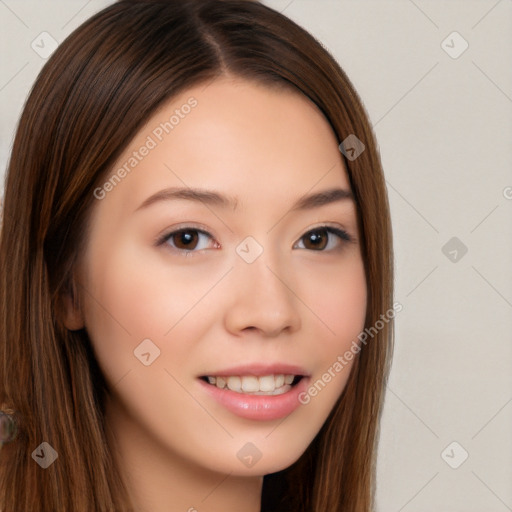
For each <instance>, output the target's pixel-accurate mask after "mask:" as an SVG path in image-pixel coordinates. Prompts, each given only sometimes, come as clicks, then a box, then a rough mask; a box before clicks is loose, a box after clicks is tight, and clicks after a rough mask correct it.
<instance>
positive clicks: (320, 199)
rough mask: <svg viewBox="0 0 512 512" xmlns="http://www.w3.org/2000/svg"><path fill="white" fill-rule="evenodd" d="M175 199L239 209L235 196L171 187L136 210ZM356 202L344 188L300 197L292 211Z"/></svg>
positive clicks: (158, 193)
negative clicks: (343, 202) (342, 202)
mask: <svg viewBox="0 0 512 512" xmlns="http://www.w3.org/2000/svg"><path fill="white" fill-rule="evenodd" d="M175 199H186V200H189V201H197V202H201V203H204V204H207V205H211V206H218V207H221V208H231V209H233V210H236V209H237V208H238V204H239V203H238V199H237V198H235V197H233V196H227V195H222V194H219V193H218V192H214V191H213V190H205V189H198V188H190V187H187V188H179V187H171V188H166V189H163V190H160V191H158V192H156V193H155V194H153V195H152V196H150V197H148V198H147V199H145V200H144V201H143V202H142V204H141V205H140V206H139V207H138V208H137V209H136V210H135V211H138V210H141V209H144V208H148V207H149V206H151V205H153V204H155V203H157V202H160V201H171V200H175ZM347 199H349V200H352V201H353V200H354V196H353V194H352V192H351V191H350V190H346V189H343V188H330V189H327V190H322V191H321V192H315V193H313V194H309V195H304V196H302V197H300V198H299V199H298V200H297V201H296V202H295V203H294V204H293V205H292V207H291V210H290V211H299V210H310V209H313V208H319V207H321V206H324V205H327V204H330V203H334V202H337V201H344V200H347Z"/></svg>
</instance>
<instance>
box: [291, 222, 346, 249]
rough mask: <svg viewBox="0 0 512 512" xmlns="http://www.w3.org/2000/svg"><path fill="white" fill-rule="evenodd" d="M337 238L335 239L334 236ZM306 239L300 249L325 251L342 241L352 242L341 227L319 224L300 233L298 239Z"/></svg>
mask: <svg viewBox="0 0 512 512" xmlns="http://www.w3.org/2000/svg"><path fill="white" fill-rule="evenodd" d="M335 237H336V238H337V239H338V240H336V238H335ZM303 239H305V240H306V244H305V246H303V247H299V248H300V249H310V250H314V251H326V250H332V249H336V246H337V245H338V246H341V245H342V244H343V243H344V242H352V241H353V239H352V237H351V236H350V235H349V234H348V233H347V232H346V231H345V230H343V229H339V228H335V227H332V226H319V227H317V228H315V229H312V230H310V231H308V232H307V233H305V234H304V235H302V237H301V238H300V240H303ZM336 242H337V244H336Z"/></svg>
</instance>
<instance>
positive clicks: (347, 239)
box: [155, 225, 355, 257]
mask: <svg viewBox="0 0 512 512" xmlns="http://www.w3.org/2000/svg"><path fill="white" fill-rule="evenodd" d="M187 231H195V232H197V233H200V234H203V235H206V236H207V237H209V238H210V239H213V237H212V236H211V235H210V233H208V232H207V231H205V230H203V229H200V228H198V227H194V226H185V227H183V228H180V229H177V230H175V231H171V232H170V233H166V234H164V235H162V236H161V237H159V238H158V239H157V240H156V242H155V245H156V246H161V245H164V244H166V243H167V241H168V240H169V239H171V238H172V237H173V236H174V235H177V234H179V233H183V232H187ZM316 231H327V232H328V233H329V234H332V235H336V236H337V237H338V238H339V239H341V243H342V244H345V243H353V242H355V240H354V238H353V237H352V236H351V235H349V234H348V233H347V232H346V231H345V230H343V229H340V228H337V227H334V226H328V225H322V226H317V227H315V228H313V229H310V230H309V231H306V233H304V234H303V235H302V236H301V237H300V238H299V240H302V239H303V238H304V237H306V236H307V235H309V234H310V233H314V232H316ZM327 243H329V241H328V242H327ZM167 247H168V248H169V249H170V250H171V251H173V252H177V253H178V254H180V255H181V256H184V257H190V256H194V253H197V252H200V251H203V250H205V249H198V250H196V249H193V250H186V249H178V248H176V247H172V246H170V245H168V244H167ZM338 249H340V248H339V247H338ZM304 250H308V249H304ZM310 250H311V251H313V252H331V251H333V250H336V249H329V250H325V249H321V250H317V251H315V250H313V249H310Z"/></svg>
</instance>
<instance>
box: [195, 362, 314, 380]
mask: <svg viewBox="0 0 512 512" xmlns="http://www.w3.org/2000/svg"><path fill="white" fill-rule="evenodd" d="M281 374H282V375H302V376H304V377H309V376H310V374H309V373H308V372H307V371H306V370H305V369H304V368H301V367H300V366H296V365H291V364H286V363H272V364H268V363H252V364H244V365H240V366H233V367H231V368H226V369H224V370H212V372H211V373H205V374H203V375H202V377H207V376H211V377H230V376H232V375H233V376H235V375H237V376H238V375H241V376H244V375H245V376H248V375H254V376H255V377H263V376H264V375H281ZM303 380H304V379H303Z"/></svg>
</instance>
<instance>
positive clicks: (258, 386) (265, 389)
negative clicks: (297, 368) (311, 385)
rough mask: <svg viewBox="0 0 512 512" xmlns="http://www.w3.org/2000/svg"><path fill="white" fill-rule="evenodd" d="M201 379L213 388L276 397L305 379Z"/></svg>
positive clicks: (290, 376) (284, 376)
mask: <svg viewBox="0 0 512 512" xmlns="http://www.w3.org/2000/svg"><path fill="white" fill-rule="evenodd" d="M199 378H200V379H201V380H203V381H204V382H206V383H207V384H209V385H211V386H214V387H217V388H219V389H225V390H229V391H234V392H235V393H240V394H245V395H266V396H275V395H282V394H283V393H287V392H288V391H290V389H292V388H293V387H295V386H296V385H297V384H298V383H299V382H300V381H301V380H302V379H303V378H304V375H293V374H271V375H262V376H256V375H230V376H225V375H222V376H220V375H203V376H201V377H199Z"/></svg>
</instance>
